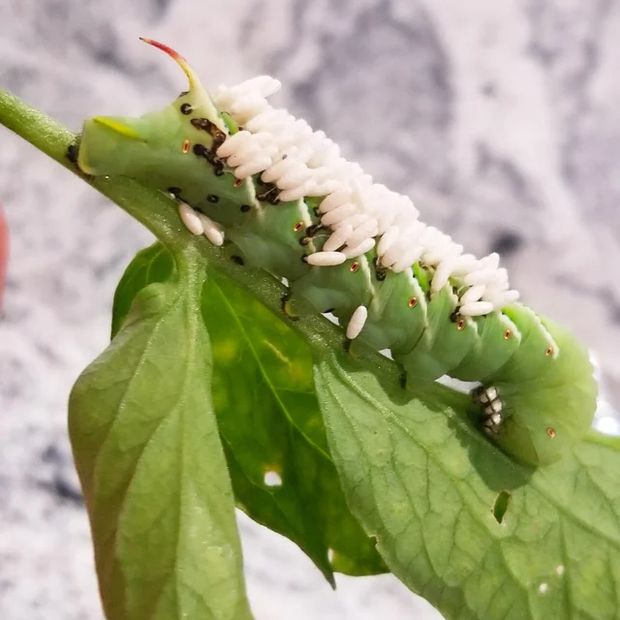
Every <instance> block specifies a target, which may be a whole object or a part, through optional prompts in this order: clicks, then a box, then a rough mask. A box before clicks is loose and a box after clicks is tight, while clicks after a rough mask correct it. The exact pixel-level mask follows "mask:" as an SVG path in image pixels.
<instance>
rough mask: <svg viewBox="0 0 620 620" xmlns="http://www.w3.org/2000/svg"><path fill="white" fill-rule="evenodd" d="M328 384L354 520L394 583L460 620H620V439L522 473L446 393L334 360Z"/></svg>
mask: <svg viewBox="0 0 620 620" xmlns="http://www.w3.org/2000/svg"><path fill="white" fill-rule="evenodd" d="M315 382H316V385H317V390H318V394H319V400H320V403H321V408H322V411H323V415H324V418H325V421H326V428H327V435H328V439H329V443H330V446H331V448H332V454H333V457H334V460H335V462H336V465H337V467H338V471H339V473H340V476H341V480H342V483H343V486H344V489H345V493H346V495H347V498H348V500H349V505H350V506H351V508H352V510H353V512H354V514H355V515H356V516H357V517H358V518H359V519H360V521H361V522H362V524H363V525H364V527H365V529H366V531H367V533H368V534H369V535H373V536H375V537H376V539H377V548H378V550H379V552H380V553H381V555H382V556H383V558H384V559H385V561H386V563H387V565H388V566H389V567H390V569H391V570H392V571H393V572H394V573H395V574H396V575H397V576H398V577H399V578H400V579H401V580H402V581H403V582H404V583H405V584H406V585H407V586H408V587H409V588H411V589H412V590H413V591H415V592H417V593H419V594H421V595H422V596H424V597H425V598H426V599H428V600H429V602H430V603H432V604H433V605H435V606H436V607H437V608H438V609H439V610H441V611H442V612H443V613H444V614H445V615H446V617H448V618H459V619H465V618H484V619H485V620H489V619H494V618H502V619H504V618H514V619H515V620H516V619H518V620H521V619H523V618H540V619H543V618H544V619H549V618H592V619H597V620H601V619H604V618H618V617H619V614H620V519H619V513H620V477H619V476H618V472H619V471H620V439H618V438H609V437H602V436H601V435H599V434H596V433H592V434H591V436H589V437H588V438H587V439H586V440H585V441H583V442H582V443H581V444H579V445H577V446H576V447H575V449H574V452H573V453H572V454H570V455H568V456H567V457H566V458H565V459H563V460H562V461H560V462H558V463H555V464H553V465H550V466H546V467H541V468H539V469H533V468H528V467H526V466H522V465H517V464H516V463H515V462H513V461H512V460H511V459H510V458H508V457H507V456H505V455H504V454H502V453H501V452H499V451H498V450H497V449H495V448H494V447H493V446H491V444H490V443H489V442H488V441H487V440H486V439H485V438H484V437H483V436H482V435H481V434H480V433H479V431H478V430H477V429H475V428H473V427H472V426H471V425H470V424H469V422H468V420H467V417H466V416H465V415H463V412H465V411H466V409H467V399H466V397H464V396H462V395H458V394H455V393H454V392H452V391H449V390H447V389H445V388H441V387H440V386H437V387H436V388H431V389H429V390H428V391H426V392H424V393H422V394H420V395H419V397H416V398H414V399H413V400H410V401H409V402H408V398H409V397H410V396H408V397H405V395H404V394H403V392H402V390H401V391H399V389H398V387H397V386H396V385H394V382H393V381H392V380H390V379H388V378H386V376H384V375H383V374H382V372H380V371H376V372H370V371H369V370H368V365H363V364H361V363H359V362H358V361H356V360H354V359H353V358H352V356H345V355H335V354H334V355H328V356H326V357H325V358H324V359H323V360H322V361H321V362H320V363H318V364H317V366H316V368H315Z"/></svg>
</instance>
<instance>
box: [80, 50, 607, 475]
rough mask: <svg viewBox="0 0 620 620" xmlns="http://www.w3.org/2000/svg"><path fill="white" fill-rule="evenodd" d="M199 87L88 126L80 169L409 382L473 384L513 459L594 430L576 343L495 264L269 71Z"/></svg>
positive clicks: (556, 449) (590, 387) (482, 410)
mask: <svg viewBox="0 0 620 620" xmlns="http://www.w3.org/2000/svg"><path fill="white" fill-rule="evenodd" d="M144 41H145V42H147V43H149V44H151V45H153V46H155V47H157V48H159V49H161V50H163V51H164V52H166V53H167V54H168V55H169V56H170V57H172V58H173V59H174V60H175V61H176V62H177V64H178V65H179V66H180V67H181V69H182V70H183V71H184V73H185V75H186V76H187V79H188V82H189V87H188V90H187V91H185V92H183V93H181V95H180V96H179V97H178V98H177V99H176V100H175V101H174V102H173V103H172V104H171V105H169V106H167V107H166V108H164V109H163V110H160V111H157V112H151V113H148V114H145V115H144V116H142V117H140V118H129V117H108V116H97V117H94V118H92V119H89V120H87V121H86V122H85V123H84V126H83V130H82V134H81V138H80V143H79V150H78V154H77V162H78V166H79V167H80V168H81V169H82V170H83V171H84V172H85V173H88V174H91V175H116V174H118V175H125V176H129V177H133V178H135V179H138V180H141V181H144V182H147V183H149V184H151V185H153V186H155V187H157V188H159V189H161V190H162V191H164V192H168V193H169V194H171V195H172V196H173V197H174V198H175V199H176V200H177V202H178V208H179V215H180V218H181V220H182V222H183V223H184V225H185V226H186V227H187V229H188V230H189V231H190V232H192V233H193V234H195V235H205V237H206V238H207V239H208V240H209V241H210V242H211V243H213V244H215V245H222V244H223V243H224V242H227V243H231V244H233V246H234V248H235V255H234V256H235V260H237V261H238V262H240V263H243V264H247V265H252V266H255V267H260V268H262V269H264V270H266V271H268V272H270V273H272V274H274V275H276V276H277V277H279V278H285V279H286V281H287V282H288V293H287V295H286V298H285V299H284V302H283V308H284V310H285V311H286V312H288V313H289V314H295V315H299V314H303V313H308V312H310V313H325V312H332V313H333V314H334V315H335V316H336V317H337V318H338V320H339V322H340V324H341V325H343V327H344V330H345V334H346V338H347V339H348V341H352V340H354V339H359V340H361V341H363V342H365V343H366V344H368V345H370V346H371V347H373V348H374V349H376V350H389V351H390V352H391V355H392V357H393V359H394V360H395V361H396V362H397V363H398V364H399V365H400V366H401V368H402V370H403V371H404V373H406V377H407V381H408V382H411V383H413V384H424V383H427V382H431V381H435V380H437V379H438V378H440V377H442V376H443V375H448V376H450V377H453V378H456V379H460V380H463V381H472V382H475V384H476V386H477V387H475V388H474V389H472V390H471V397H472V407H473V408H474V410H475V411H476V417H477V420H478V423H479V425H480V427H481V429H482V430H483V431H484V433H486V435H487V436H488V437H489V438H490V439H491V440H492V441H493V442H495V443H496V444H497V445H498V446H499V447H500V448H501V449H503V450H504V451H505V452H507V453H508V454H510V455H512V456H513V457H515V458H516V459H518V460H520V461H522V462H525V463H528V464H530V465H534V466H539V465H544V464H547V463H551V462H554V461H556V460H558V459H559V458H561V457H562V455H563V454H564V453H565V451H566V450H567V449H568V448H569V447H570V446H571V445H572V444H574V443H575V442H576V441H578V440H579V439H580V437H582V436H583V435H584V434H585V432H586V431H587V429H588V428H589V427H590V425H591V422H592V418H593V415H594V410H595V406H596V395H597V387H596V383H595V381H594V378H593V369H592V367H591V364H590V362H589V360H588V355H587V353H586V351H585V350H584V349H583V348H582V347H581V346H580V345H579V343H578V342H577V341H576V340H575V339H574V338H573V336H572V335H571V334H570V333H569V332H567V331H566V330H565V329H563V328H562V327H560V326H558V325H556V324H555V323H553V322H551V321H550V320H548V319H546V318H543V317H541V316H539V315H537V314H536V313H535V312H534V311H532V310H531V309H530V308H528V307H527V306H525V305H523V304H522V303H520V302H519V301H518V298H519V293H518V292H517V291H515V290H512V289H510V287H509V283H508V274H507V272H506V270H505V269H504V268H502V267H500V266H499V256H498V255H497V254H495V253H493V254H490V255H489V256H486V257H483V258H480V259H478V258H476V257H475V256H473V255H471V254H468V253H465V252H464V250H463V247H462V246H461V245H459V244H457V243H455V242H454V241H453V240H452V239H451V238H450V237H449V236H448V235H446V234H444V233H442V232H440V231H439V230H437V229H436V228H434V227H432V226H428V225H425V224H424V223H423V222H422V221H421V220H420V219H419V212H418V210H417V209H416V208H415V206H414V205H413V203H412V201H411V200H410V199H409V198H407V197H405V196H402V195H400V194H397V193H395V192H392V191H390V190H389V189H388V188H386V187H385V186H384V185H381V184H378V183H375V182H373V180H372V178H371V177H370V176H369V175H368V174H366V173H365V172H364V171H363V170H362V168H361V167H360V166H359V165H358V164H355V163H351V162H349V161H347V160H346V159H345V158H343V157H342V156H341V154H340V150H339V148H338V146H337V145H336V144H335V143H334V142H333V141H332V140H330V139H329V138H328V137H327V136H326V135H325V134H324V133H323V132H322V131H314V130H313V129H312V128H311V127H310V126H309V125H308V123H307V122H306V121H304V120H301V119H297V118H295V117H294V116H292V115H291V114H290V113H289V112H287V111H286V110H283V109H278V108H274V107H272V105H271V104H270V103H269V101H268V98H269V97H270V96H271V95H273V94H274V93H275V92H277V91H278V89H279V88H280V83H279V82H278V81H277V80H275V79H274V78H272V77H269V76H259V77H256V78H253V79H250V80H247V81H245V82H242V83H240V84H238V85H236V86H232V87H225V86H220V87H218V88H217V89H216V90H214V92H213V94H212V95H209V94H208V93H207V91H206V90H205V89H204V87H203V86H202V85H201V83H200V81H199V80H198V78H197V77H196V75H195V72H194V71H193V70H192V68H191V67H190V66H189V65H188V63H187V61H186V60H185V59H184V58H183V57H182V56H180V55H179V54H178V53H177V52H175V51H174V50H172V49H171V48H169V47H167V46H166V45H163V44H161V43H158V42H156V41H153V40H149V39H144Z"/></svg>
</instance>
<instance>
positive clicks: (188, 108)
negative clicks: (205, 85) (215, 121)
mask: <svg viewBox="0 0 620 620" xmlns="http://www.w3.org/2000/svg"><path fill="white" fill-rule="evenodd" d="M179 109H180V110H181V114H185V115H189V114H191V113H192V112H193V111H194V108H192V104H191V103H187V102H186V103H182V104H181V107H180V108H179Z"/></svg>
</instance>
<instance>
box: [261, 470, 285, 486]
mask: <svg viewBox="0 0 620 620" xmlns="http://www.w3.org/2000/svg"><path fill="white" fill-rule="evenodd" d="M263 482H264V483H265V486H268V487H281V486H282V476H280V474H279V473H278V472H277V471H266V472H265V475H264V476H263Z"/></svg>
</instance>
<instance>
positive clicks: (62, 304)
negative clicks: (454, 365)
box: [0, 0, 620, 620]
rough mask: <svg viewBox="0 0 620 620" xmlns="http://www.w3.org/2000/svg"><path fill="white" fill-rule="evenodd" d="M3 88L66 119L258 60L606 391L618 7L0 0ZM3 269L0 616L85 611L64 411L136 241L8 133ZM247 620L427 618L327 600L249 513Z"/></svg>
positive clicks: (132, 230)
mask: <svg viewBox="0 0 620 620" xmlns="http://www.w3.org/2000/svg"><path fill="white" fill-rule="evenodd" d="M0 15H1V17H2V19H1V20H0V87H3V88H8V89H11V90H13V91H15V92H16V93H17V94H19V95H20V96H22V97H23V98H25V99H26V100H27V101H28V102H30V103H31V104H33V105H35V106H38V107H40V108H42V109H43V110H45V111H46V112H48V113H49V114H51V115H52V116H55V117H57V118H58V119H60V120H61V121H63V122H65V123H67V124H68V125H69V126H71V127H72V128H74V129H76V130H77V129H79V126H80V122H81V120H82V119H83V118H84V117H87V116H90V115H93V114H98V113H106V114H108V113H109V114H113V113H133V114H137V113H140V112H143V111H146V110H148V109H151V108H153V107H156V106H159V105H164V104H165V103H167V102H168V101H169V100H170V99H171V98H172V97H174V96H175V95H176V94H177V93H178V91H179V90H180V89H181V87H182V86H183V79H182V76H181V75H180V74H179V71H178V70H177V69H176V68H175V67H174V65H173V63H171V62H170V61H169V60H168V59H166V58H165V57H164V56H162V55H161V54H157V53H156V52H154V51H153V50H151V49H149V48H147V47H145V46H144V45H142V44H140V43H139V42H138V40H137V37H138V36H139V35H147V36H151V37H153V38H156V39H160V40H163V41H166V42H167V43H169V44H171V45H173V46H174V47H176V48H178V49H179V50H180V51H182V53H183V54H184V55H186V56H187V57H188V58H189V59H191V62H192V63H193V64H194V65H195V67H196V68H197V70H198V71H199V73H200V74H201V75H202V76H204V78H205V80H206V82H207V83H208V84H210V85H216V84H218V83H220V82H229V83H232V82H234V81H236V80H239V79H242V78H246V77H250V76H252V75H255V74H257V73H272V74H274V75H275V76H277V77H278V78H280V79H281V80H282V81H283V83H284V92H283V94H282V95H281V97H280V102H281V104H282V105H286V106H287V107H289V108H290V109H291V110H292V111H293V112H294V113H295V114H297V115H300V116H305V117H307V118H308V120H309V121H310V122H311V123H312V124H313V125H314V126H315V127H317V128H323V129H325V130H327V131H328V133H329V134H330V135H331V136H332V137H334V138H335V139H336V140H338V141H339V142H341V144H342V145H343V148H344V151H345V153H346V154H347V155H348V156H349V157H350V158H351V159H357V160H360V161H361V162H362V164H363V165H364V166H365V167H366V168H367V170H368V171H369V172H370V173H372V174H373V175H374V176H375V178H376V179H378V180H380V181H381V182H385V183H387V184H389V185H390V186H391V187H393V188H394V189H398V190H401V191H403V192H406V193H409V194H410V195H412V196H413V198H414V199H415V201H416V203H417V205H418V207H419V208H420V210H421V212H422V214H423V217H424V218H425V219H426V220H427V221H428V222H431V223H433V224H437V225H438V226H440V227H442V228H444V229H445V230H446V231H448V232H449V233H451V234H452V235H453V236H454V237H455V238H457V239H458V240H459V241H461V242H463V243H464V244H465V245H466V246H467V248H468V249H470V250H471V251H474V252H476V253H479V254H483V253H486V252H489V251H491V250H499V251H500V252H501V253H502V256H503V259H504V262H505V263H506V265H507V267H508V268H509V270H510V272H511V274H512V282H513V284H514V285H516V287H517V288H519V289H520V290H521V291H522V293H523V296H524V299H525V300H526V301H527V302H528V303H530V304H531V305H533V306H534V307H535V308H537V309H538V310H539V311H541V312H544V313H548V314H551V315H553V316H554V317H555V318H556V319H558V320H560V321H563V322H564V323H566V324H567V325H568V326H570V327H571V328H572V329H573V330H574V331H575V332H576V333H577V334H578V335H579V336H580V337H581V338H582V339H583V340H584V342H586V343H587V344H588V345H589V347H590V348H591V350H592V351H593V353H594V354H595V356H596V358H597V359H598V361H599V363H600V367H601V376H602V386H603V390H604V396H605V402H603V403H602V405H601V409H602V411H603V413H604V412H605V411H610V410H611V408H612V407H614V406H615V407H618V405H619V404H620V359H619V358H618V355H617V353H616V351H617V347H618V344H620V285H619V284H618V282H619V279H618V278H617V277H614V276H617V273H616V272H617V268H618V267H619V266H620V245H619V242H618V239H619V238H620V215H619V213H618V200H619V198H620V105H619V103H618V102H619V101H620V79H618V76H619V75H620V47H619V46H618V40H620V3H619V2H618V1H612V0H589V1H588V2H583V0H504V1H503V2H496V1H495V0H468V2H462V1H461V0H407V2H404V1H398V0H392V1H391V2H390V1H389V0H356V1H355V2H354V1H353V0H346V1H342V2H328V1H327V0H314V1H312V2H309V1H308V0H253V1H246V2H242V1H241V0H226V1H222V0H219V1H217V2H216V1H215V0H211V1H207V0H202V1H200V2H191V1H190V0H135V1H134V2H124V1H122V0H107V2H101V1H95V0H81V1H80V2H71V1H70V0H0ZM0 145H1V148H0V203H1V204H2V205H3V206H4V209H5V211H6V214H7V217H8V220H9V224H10V226H11V229H12V233H13V239H12V242H13V243H12V256H11V259H12V262H11V264H10V270H9V281H8V290H7V296H6V303H5V308H4V313H3V315H2V318H1V320H0V618H3V619H4V620H24V619H27V620H42V619H44V618H45V619H48V618H63V619H65V618H66V619H68V620H77V619H78V618H80V619H99V618H101V612H100V610H99V604H98V600H97V593H96V585H95V579H94V576H93V566H92V558H91V550H90V543H89V535H88V528H87V522H86V517H85V514H84V509H83V505H82V501H81V498H80V493H79V490H78V486H77V482H76V477H75V474H74V471H73V467H72V464H71V457H70V451H69V446H68V442H67V433H66V422H65V416H66V412H65V409H66V400H67V394H68V392H69V389H70V386H71V384H72V382H73V380H74V379H75V377H76V376H77V375H78V373H79V372H80V370H81V369H82V368H83V367H84V366H85V365H86V364H87V363H88V362H89V361H90V360H91V359H92V358H93V357H95V355H96V354H98V353H99V352H100V350H101V349H102V348H103V347H104V346H105V344H106V340H107V335H108V323H109V314H110V303H111V298H112V293H113V290H114V286H115V283H116V282H117V280H118V278H119V276H120V274H121V272H122V270H123V268H124V266H125V265H126V264H127V262H128V261H129V260H130V258H131V256H132V255H133V254H134V252H135V251H136V250H137V249H138V248H140V247H142V246H144V245H145V244H146V243H147V242H148V241H149V236H148V234H147V233H145V232H144V231H143V230H141V229H140V227H139V226H138V225H137V224H135V223H134V222H132V221H130V220H129V219H128V217H127V216H125V214H124V213H123V212H121V211H120V210H119V209H118V208H116V207H115V206H113V205H110V204H107V203H106V202H105V201H104V199H103V198H101V197H100V196H98V195H97V194H95V193H93V192H92V191H91V190H90V189H89V188H87V187H86V186H85V185H84V184H83V183H81V182H80V181H79V180H77V179H76V178H72V176H71V175H70V174H69V173H68V172H66V171H63V170H61V169H60V168H59V167H58V166H57V165H55V164H54V163H52V162H50V161H48V160H47V159H46V158H45V157H44V156H42V155H41V154H39V153H37V152H36V151H35V150H34V149H33V148H31V147H29V146H28V145H26V144H24V143H22V142H21V141H20V140H19V139H17V138H16V137H15V136H13V135H11V134H10V133H9V132H7V131H5V130H2V129H0ZM240 522H241V528H242V533H243V543H244V552H245V561H246V569H247V576H248V587H249V592H250V597H251V599H252V604H253V606H254V609H255V612H256V615H257V617H258V618H259V620H280V619H282V620H284V619H288V618H296V619H297V618H299V619H304V618H308V619H310V618H327V619H332V618H333V619H336V618H337V619H341V618H345V619H362V620H364V619H369V620H370V619H374V618H382V619H383V618H390V619H391V618H436V617H438V616H437V615H436V614H435V613H434V612H433V611H432V610H429V608H428V606H427V605H426V604H425V603H424V602H423V601H421V600H420V599H416V598H415V597H414V596H413V595H411V594H410V593H409V592H407V591H406V590H405V589H404V588H403V587H402V586H400V585H399V584H398V582H397V581H396V580H395V579H393V578H391V577H389V576H388V577H378V578H365V579H359V580H353V579H346V578H342V579H339V586H340V587H339V590H338V591H337V592H335V593H334V592H332V591H331V590H330V589H329V587H328V586H327V584H326V583H324V582H323V581H322V578H321V577H320V575H319V573H318V571H317V570H316V569H315V568H314V567H313V566H312V565H311V563H310V562H309V561H308V560H307V559H306V558H305V557H304V556H303V555H302V554H301V552H299V551H298V550H297V548H296V547H295V546H294V545H292V544H290V543H288V542H287V541H285V540H283V539H281V538H280V537H278V536H276V535H273V534H271V533H269V532H267V531H265V530H264V529H262V528H259V527H257V526H255V525H253V524H252V523H250V522H249V521H248V520H247V519H245V518H243V517H241V518H240Z"/></svg>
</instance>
